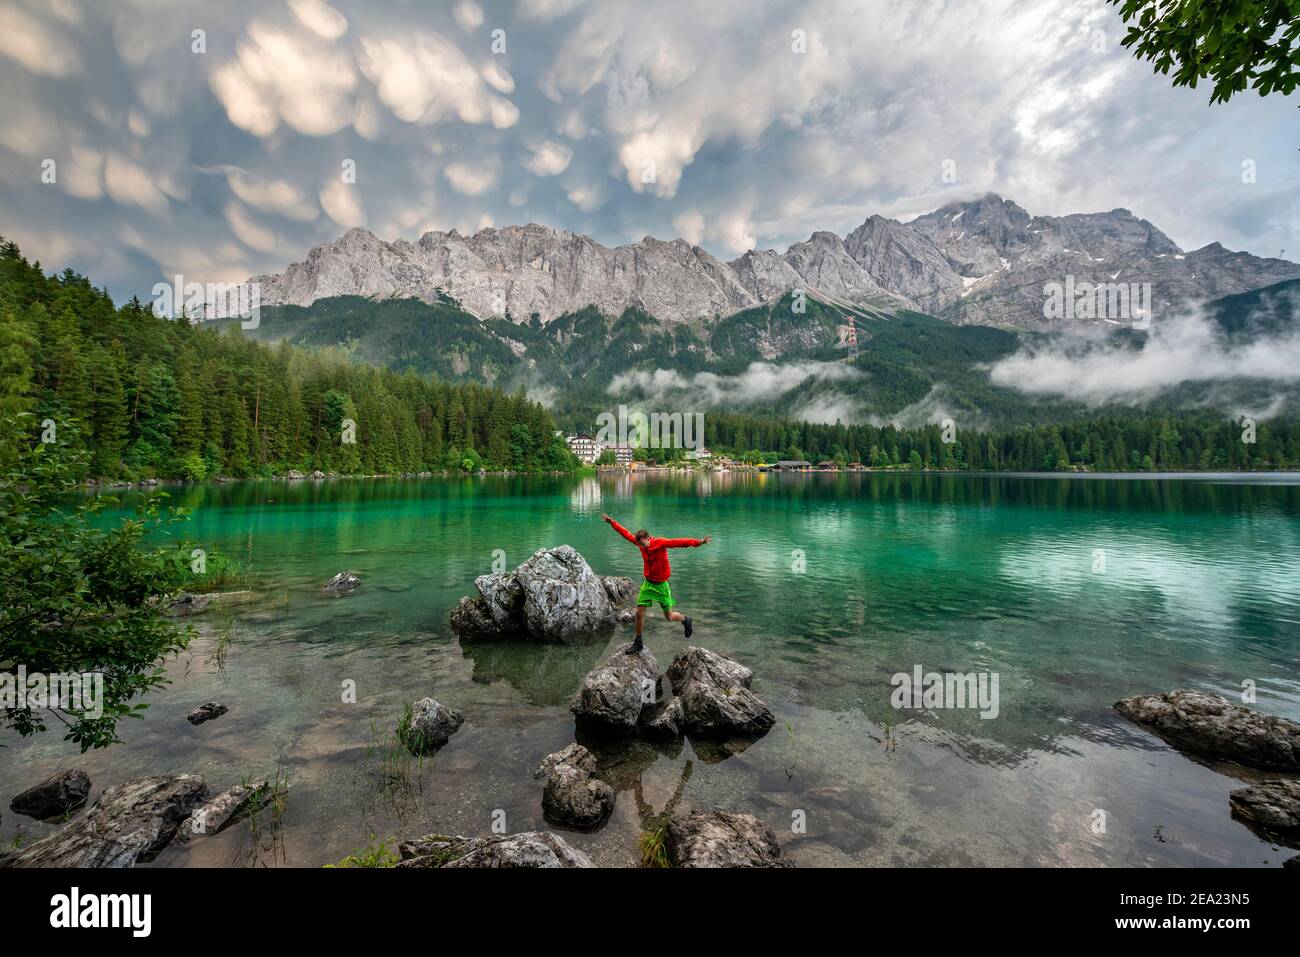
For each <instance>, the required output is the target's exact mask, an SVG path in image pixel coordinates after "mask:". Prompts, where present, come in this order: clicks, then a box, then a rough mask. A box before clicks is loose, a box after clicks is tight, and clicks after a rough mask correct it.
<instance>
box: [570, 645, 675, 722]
mask: <svg viewBox="0 0 1300 957" xmlns="http://www.w3.org/2000/svg"><path fill="white" fill-rule="evenodd" d="M627 648H628V645H619V646H618V647H616V648H615V649H614V651H613V653H612V654H611V655H610V656H609V657H608V658H607V659H605V663H604V664H603V665H601V666H600V667H599V668H596V669H594V670H592V671H591V672H589V673H588V674H587V677H585V678H583V679H582V687H581V688H579V689H578V694H577V697H575V698H574V699H573V703H572V704H571V705H569V710H570V711H572V712H573V713H574V715H575V716H577V718H578V720H580V721H584V722H588V723H590V724H594V725H597V726H599V727H603V728H605V729H608V730H611V731H621V732H624V733H627V732H631V731H634V730H635V729H636V726H637V722H639V721H640V719H641V712H642V710H643V709H644V708H647V707H653V706H654V702H655V699H656V697H657V689H658V687H659V662H657V661H656V660H655V657H654V655H652V654H650V651H649V649H646V650H644V651H642V652H641V653H640V654H636V655H629V654H625V649H627Z"/></svg>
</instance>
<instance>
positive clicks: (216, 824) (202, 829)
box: [176, 778, 271, 841]
mask: <svg viewBox="0 0 1300 957" xmlns="http://www.w3.org/2000/svg"><path fill="white" fill-rule="evenodd" d="M270 788H271V785H270V782H268V781H267V779H266V778H259V779H257V780H256V781H253V782H251V783H249V784H236V785H235V786H234V787H232V788H230V790H228V791H223V792H222V793H221V794H218V795H217V796H216V797H215V798H213V799H212V800H211V801H208V802H207V803H206V804H204V805H202V806H201V807H199V808H196V809H195V810H194V812H193V813H192V814H191V815H190V816H189V817H188V818H187V819H186V820H185V821H184V823H182V825H181V826H180V828H178V829H177V832H176V839H177V840H178V841H187V840H190V839H191V838H194V837H202V836H204V835H206V834H216V833H217V832H218V831H220V830H221V829H222V828H224V827H225V826H226V825H227V824H229V823H230V822H231V821H233V820H234V819H235V818H236V817H238V816H239V815H240V814H241V813H243V812H244V811H246V810H247V809H248V807H249V805H250V804H251V803H252V802H253V801H254V800H255V799H256V800H260V799H261V798H262V797H263V796H265V795H266V794H267V793H268V792H269V791H270Z"/></svg>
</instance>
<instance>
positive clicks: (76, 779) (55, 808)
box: [9, 770, 90, 821]
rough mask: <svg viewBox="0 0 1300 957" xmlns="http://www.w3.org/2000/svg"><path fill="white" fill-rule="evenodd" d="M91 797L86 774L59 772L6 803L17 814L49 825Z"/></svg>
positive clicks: (88, 777) (82, 772) (88, 776)
mask: <svg viewBox="0 0 1300 957" xmlns="http://www.w3.org/2000/svg"><path fill="white" fill-rule="evenodd" d="M89 796H90V775H88V774H87V773H86V772H85V771H77V770H71V771H60V772H58V773H57V774H52V775H50V776H49V777H48V778H46V779H45V780H44V781H42V782H41V783H40V784H38V785H36V786H35V787H30V788H28V789H27V790H26V791H24V792H22V794H19V795H18V796H17V797H15V798H14V799H13V800H12V801H10V802H9V809H10V810H11V811H13V812H15V813H16V814H26V815H27V816H28V817H34V818H36V819H37V820H38V821H50V820H53V819H55V818H60V817H63V816H64V815H65V814H67V813H68V812H70V811H75V810H76V809H77V808H79V807H81V806H82V805H83V804H85V803H86V798H88V797H89Z"/></svg>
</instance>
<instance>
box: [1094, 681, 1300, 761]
mask: <svg viewBox="0 0 1300 957" xmlns="http://www.w3.org/2000/svg"><path fill="white" fill-rule="evenodd" d="M1115 710H1116V711H1118V712H1119V713H1120V714H1122V715H1124V717H1126V718H1128V719H1129V720H1130V721H1134V722H1136V723H1137V724H1140V725H1142V726H1143V727H1145V728H1148V729H1150V730H1151V731H1153V732H1155V733H1156V734H1158V735H1159V736H1160V737H1162V738H1164V739H1165V740H1166V741H1168V742H1169V743H1170V744H1172V745H1174V746H1175V747H1180V748H1186V749H1188V750H1190V751H1196V752H1198V753H1200V754H1203V755H1205V756H1207V757H1213V758H1224V759H1227V760H1230V761H1236V762H1238V763H1240V764H1245V765H1248V766H1250V767H1256V768H1266V769H1270V770H1279V771H1300V724H1296V723H1295V722H1294V721H1287V720H1286V719H1285V718H1276V717H1273V716H1272V715H1266V714H1261V713H1259V712H1258V711H1252V710H1250V709H1249V708H1243V707H1241V706H1240V705H1236V704H1233V703H1232V702H1230V701H1228V699H1227V698H1223V697H1221V696H1219V695H1217V694H1209V693H1207V692H1204V691H1183V690H1180V691H1171V692H1169V693H1168V694H1153V695H1138V696H1137V697H1133V698H1125V699H1124V700H1122V701H1118V702H1116V704H1115Z"/></svg>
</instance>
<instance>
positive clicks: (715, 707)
mask: <svg viewBox="0 0 1300 957" xmlns="http://www.w3.org/2000/svg"><path fill="white" fill-rule="evenodd" d="M666 677H667V678H668V681H669V682H670V683H671V684H672V688H673V694H675V695H677V697H678V699H680V701H681V729H682V730H683V731H684V732H686V733H687V734H691V735H699V736H701V737H730V736H732V735H746V736H750V737H757V736H759V735H763V734H766V733H767V732H768V730H769V729H770V728H771V727H772V725H773V724H775V723H776V718H774V717H773V715H772V712H771V710H770V709H769V708H768V706H767V705H766V704H764V703H763V699H762V698H760V697H759V696H758V695H756V694H754V692H752V691H750V690H749V685H750V682H752V681H753V680H754V673H753V672H752V671H750V670H749V669H748V668H746V667H745V666H744V665H742V664H741V663H740V662H738V661H736V660H734V659H732V658H728V657H727V656H726V655H720V654H717V653H715V652H712V651H709V650H708V649H706V648H698V647H695V646H691V647H688V648H686V649H685V650H684V651H682V652H681V653H679V654H678V655H677V657H676V658H674V659H673V663H672V664H671V665H669V666H668V671H667V672H666Z"/></svg>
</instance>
